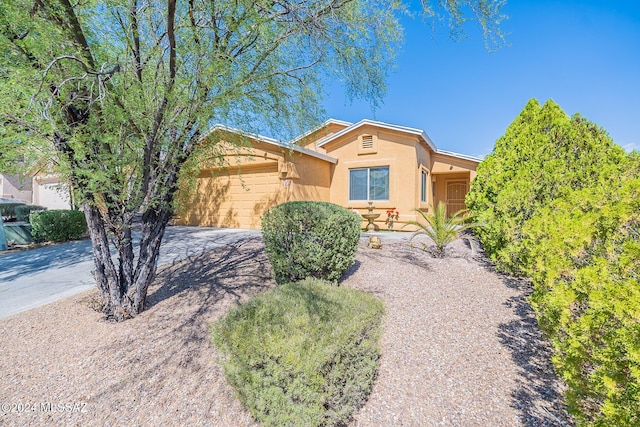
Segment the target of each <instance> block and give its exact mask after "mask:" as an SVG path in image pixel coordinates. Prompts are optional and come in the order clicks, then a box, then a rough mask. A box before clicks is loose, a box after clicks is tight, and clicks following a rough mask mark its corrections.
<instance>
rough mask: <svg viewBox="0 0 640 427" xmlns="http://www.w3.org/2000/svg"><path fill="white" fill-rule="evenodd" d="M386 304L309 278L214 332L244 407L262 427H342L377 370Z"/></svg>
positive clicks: (240, 311) (243, 309) (267, 295)
mask: <svg viewBox="0 0 640 427" xmlns="http://www.w3.org/2000/svg"><path fill="white" fill-rule="evenodd" d="M383 313H384V305H383V303H382V301H380V300H378V299H377V298H375V297H374V296H373V295H370V294H367V293H365V292H362V291H358V290H356V289H351V288H349V287H346V286H344V287H335V286H332V285H331V284H330V283H328V282H325V281H322V280H318V279H308V280H304V281H301V282H297V283H289V284H286V285H283V286H278V287H276V288H274V289H271V290H270V291H267V292H263V293H261V294H260V295H258V296H256V297H255V298H253V299H252V300H249V301H248V302H246V303H245V304H242V305H239V306H238V307H236V308H234V309H233V310H230V311H229V313H228V314H227V315H226V316H225V317H223V318H222V319H219V320H218V321H217V322H216V323H215V324H214V325H213V326H212V339H213V342H214V344H215V345H216V346H217V347H218V349H219V350H220V351H221V353H222V354H223V358H222V360H221V361H222V365H223V367H224V373H225V376H226V377H227V380H228V381H229V383H230V384H231V385H232V386H233V387H234V388H235V389H236V391H237V393H238V397H239V398H240V401H241V402H242V404H243V406H244V407H245V408H246V409H247V410H248V411H249V412H251V414H252V415H253V416H254V417H255V418H256V420H258V421H259V422H260V423H261V424H262V425H264V426H278V427H280V426H325V427H326V426H345V425H347V424H348V423H349V421H350V420H351V418H352V416H353V414H354V413H355V412H356V410H357V409H358V408H360V407H361V406H362V405H363V404H364V403H365V402H366V400H367V397H368V395H369V393H370V392H371V388H372V386H373V380H374V378H375V375H376V372H377V370H378V361H379V357H380V350H379V340H380V335H381V329H382V328H381V325H382V317H383Z"/></svg>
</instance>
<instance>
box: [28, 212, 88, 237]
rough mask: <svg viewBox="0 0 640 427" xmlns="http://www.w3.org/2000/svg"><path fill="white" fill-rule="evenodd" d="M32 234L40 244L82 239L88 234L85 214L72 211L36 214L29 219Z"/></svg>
mask: <svg viewBox="0 0 640 427" xmlns="http://www.w3.org/2000/svg"><path fill="white" fill-rule="evenodd" d="M29 222H30V223H31V234H32V235H33V238H34V239H35V240H36V241H38V242H66V241H68V240H77V239H81V238H82V237H83V236H84V235H85V233H86V232H87V222H86V220H85V217H84V213H82V212H80V211H72V210H48V211H41V212H35V213H33V214H32V215H31V216H30V217H29Z"/></svg>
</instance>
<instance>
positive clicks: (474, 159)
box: [436, 150, 483, 163]
mask: <svg viewBox="0 0 640 427" xmlns="http://www.w3.org/2000/svg"><path fill="white" fill-rule="evenodd" d="M436 154H442V155H445V156H451V157H457V158H459V159H463V160H470V161H472V162H478V163H480V162H481V161H482V160H483V159H482V157H476V156H469V155H467V154H461V153H456V152H454V151H448V150H438V151H436Z"/></svg>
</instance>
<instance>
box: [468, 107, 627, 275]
mask: <svg viewBox="0 0 640 427" xmlns="http://www.w3.org/2000/svg"><path fill="white" fill-rule="evenodd" d="M625 158H626V154H625V152H624V150H623V149H622V148H621V147H619V146H617V145H615V144H614V143H613V141H612V140H611V138H610V137H609V136H608V135H607V133H606V132H605V131H604V129H602V128H600V127H598V126H597V125H595V124H593V123H591V122H589V121H588V120H586V119H585V118H583V117H582V116H580V115H579V114H576V115H575V116H573V117H571V118H570V117H569V116H567V115H566V114H565V113H564V112H563V111H562V109H561V108H560V107H559V106H558V105H557V104H556V103H554V102H553V101H551V100H549V101H547V102H546V103H545V104H544V105H543V106H542V107H541V106H540V104H539V103H538V101H537V100H535V99H532V100H530V101H529V102H528V103H527V105H526V107H525V108H524V110H523V111H522V112H521V113H520V115H519V116H518V117H516V119H515V120H514V121H513V123H511V125H509V127H508V128H507V131H506V133H505V134H504V135H503V136H502V137H500V138H499V139H498V140H497V141H496V145H495V148H494V150H493V153H491V154H490V155H489V156H487V157H486V158H485V159H484V160H483V161H482V162H481V163H480V165H479V166H478V170H477V172H478V175H477V177H476V179H474V180H473V182H472V184H471V190H470V192H469V195H468V196H467V200H466V202H467V206H468V207H469V209H470V211H471V212H472V214H473V219H474V221H475V222H481V223H485V224H487V226H486V227H483V228H482V229H480V230H478V231H477V233H478V236H479V238H480V240H481V241H482V243H483V245H484V248H485V250H486V251H487V253H488V254H489V255H490V256H491V258H492V259H493V261H494V262H495V263H496V264H497V265H498V267H499V268H501V269H503V270H508V271H511V272H520V266H521V265H522V264H523V263H526V262H527V260H526V253H524V252H523V248H522V245H521V242H522V226H523V225H524V224H525V222H526V221H528V220H529V219H530V218H531V217H532V216H533V215H534V214H535V213H536V212H537V211H538V210H539V209H540V208H541V207H543V206H545V205H546V204H547V203H550V202H551V201H553V200H555V199H557V198H562V197H565V196H566V195H567V194H568V193H569V192H570V191H572V190H578V189H581V188H585V187H590V186H594V185H606V184H607V182H608V181H609V180H610V179H611V177H612V176H616V175H618V174H619V173H621V170H622V169H623V167H624V166H623V164H624V161H625Z"/></svg>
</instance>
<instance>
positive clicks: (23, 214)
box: [15, 205, 47, 222]
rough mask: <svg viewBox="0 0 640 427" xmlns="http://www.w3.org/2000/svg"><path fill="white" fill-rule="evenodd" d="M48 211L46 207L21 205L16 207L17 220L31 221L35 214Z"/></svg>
mask: <svg viewBox="0 0 640 427" xmlns="http://www.w3.org/2000/svg"><path fill="white" fill-rule="evenodd" d="M44 210H47V208H45V207H44V206H36V205H20V206H16V208H15V212H16V219H17V220H18V221H25V222H26V221H29V215H31V214H32V213H34V212H40V211H44Z"/></svg>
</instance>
